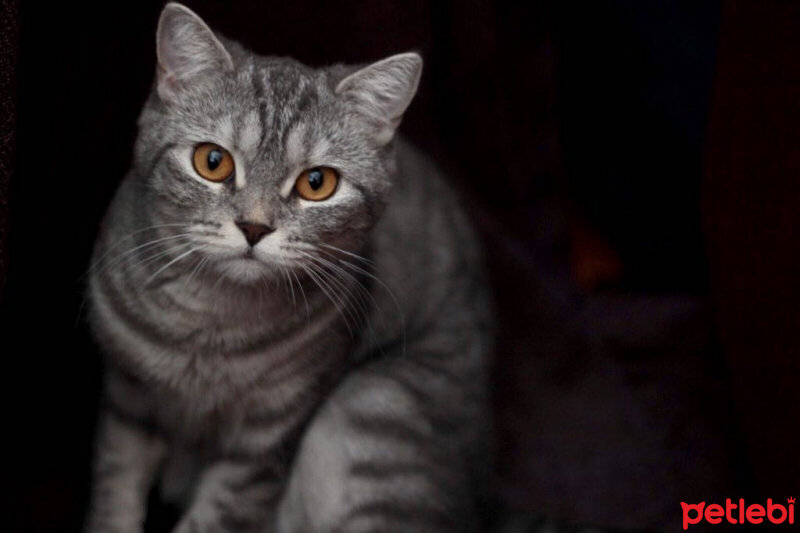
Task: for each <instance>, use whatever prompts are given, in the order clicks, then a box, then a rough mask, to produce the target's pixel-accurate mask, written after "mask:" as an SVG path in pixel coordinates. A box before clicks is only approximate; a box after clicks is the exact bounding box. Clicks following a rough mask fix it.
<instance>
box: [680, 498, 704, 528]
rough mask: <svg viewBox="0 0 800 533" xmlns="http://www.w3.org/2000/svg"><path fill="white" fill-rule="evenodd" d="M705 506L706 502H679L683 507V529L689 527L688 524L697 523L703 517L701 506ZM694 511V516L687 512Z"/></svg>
mask: <svg viewBox="0 0 800 533" xmlns="http://www.w3.org/2000/svg"><path fill="white" fill-rule="evenodd" d="M705 506H706V502H700V503H695V504H688V503H685V502H681V508H682V509H683V529H684V531H685V530H687V529H689V524H699V523H700V520H702V519H703V508H704V507H705ZM690 511H694V512H696V513H697V514H696V515H695V517H694V518H692V517H690V516H689V512H690Z"/></svg>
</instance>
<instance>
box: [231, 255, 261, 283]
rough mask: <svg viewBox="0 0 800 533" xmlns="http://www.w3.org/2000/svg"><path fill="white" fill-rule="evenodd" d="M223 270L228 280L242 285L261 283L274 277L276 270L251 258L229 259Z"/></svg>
mask: <svg viewBox="0 0 800 533" xmlns="http://www.w3.org/2000/svg"><path fill="white" fill-rule="evenodd" d="M221 268H222V270H223V274H224V275H225V277H226V278H228V279H229V280H231V281H234V282H237V283H242V284H250V283H254V282H259V281H261V280H263V279H264V278H269V277H272V276H273V275H274V269H272V268H270V266H269V265H267V264H265V263H264V262H262V261H259V260H258V259H254V258H251V257H237V258H234V259H229V260H227V261H225V263H224V264H223V265H221Z"/></svg>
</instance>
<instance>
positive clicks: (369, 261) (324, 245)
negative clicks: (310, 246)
mask: <svg viewBox="0 0 800 533" xmlns="http://www.w3.org/2000/svg"><path fill="white" fill-rule="evenodd" d="M317 246H322V247H323V248H329V249H331V250H335V251H337V252H340V253H343V254H345V255H349V256H350V257H352V258H354V259H358V260H359V261H362V262H363V263H365V264H367V265H370V266H374V265H375V262H374V261H372V260H370V259H367V258H366V257H364V256H361V255H358V254H356V253H353V252H348V251H347V250H343V249H341V248H337V247H336V246H332V245H330V244H326V243H324V242H319V243H317Z"/></svg>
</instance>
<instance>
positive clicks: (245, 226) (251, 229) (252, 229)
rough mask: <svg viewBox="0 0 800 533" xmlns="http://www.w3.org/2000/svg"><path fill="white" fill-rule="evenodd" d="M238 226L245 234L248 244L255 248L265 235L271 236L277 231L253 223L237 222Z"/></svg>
mask: <svg viewBox="0 0 800 533" xmlns="http://www.w3.org/2000/svg"><path fill="white" fill-rule="evenodd" d="M236 225H237V226H238V227H239V229H240V230H242V233H244V238H245V239H246V240H247V244H249V245H250V246H255V245H256V244H258V241H260V240H261V239H263V238H264V236H265V235H269V234H270V233H272V232H273V231H275V228H271V227H269V226H265V225H264V224H256V223H253V222H242V221H236Z"/></svg>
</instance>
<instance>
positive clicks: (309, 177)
mask: <svg viewBox="0 0 800 533" xmlns="http://www.w3.org/2000/svg"><path fill="white" fill-rule="evenodd" d="M338 183H339V175H338V174H337V173H336V171H335V170H333V169H332V168H330V167H315V168H310V169H308V170H304V171H303V172H302V174H300V176H299V177H298V178H297V181H296V182H295V184H294V189H295V190H296V191H297V194H299V195H300V197H301V198H303V199H305V200H311V201H313V202H320V201H322V200H327V199H328V198H330V197H331V195H332V194H333V193H334V192H335V191H336V185H338Z"/></svg>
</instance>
